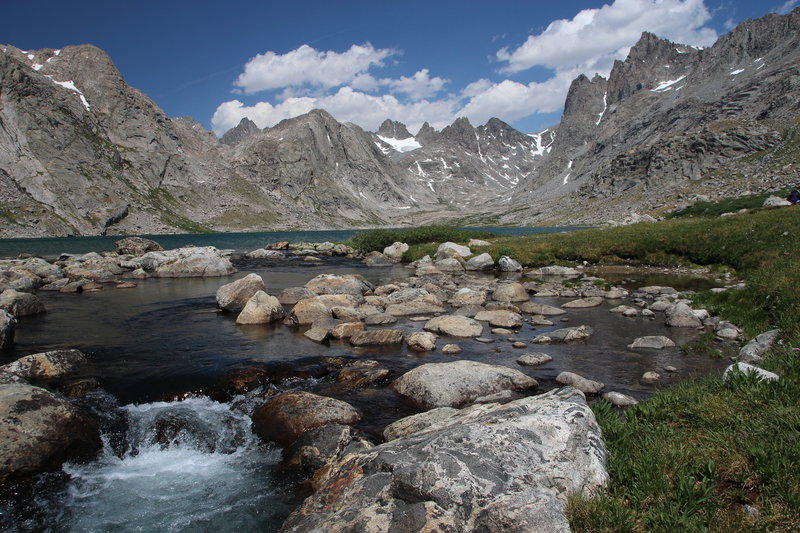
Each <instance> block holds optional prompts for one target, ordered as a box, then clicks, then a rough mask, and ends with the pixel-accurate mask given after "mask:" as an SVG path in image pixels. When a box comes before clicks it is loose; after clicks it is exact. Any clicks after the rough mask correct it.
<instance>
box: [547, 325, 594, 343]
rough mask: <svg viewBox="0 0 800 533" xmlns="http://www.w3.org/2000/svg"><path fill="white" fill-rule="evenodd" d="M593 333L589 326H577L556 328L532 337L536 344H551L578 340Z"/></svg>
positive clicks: (584, 338)
mask: <svg viewBox="0 0 800 533" xmlns="http://www.w3.org/2000/svg"><path fill="white" fill-rule="evenodd" d="M593 334H594V329H592V327H591V326H586V325H583V326H577V327H572V328H562V329H556V330H553V331H551V332H549V333H545V334H542V335H537V336H535V337H534V338H533V342H534V343H536V344H552V343H562V342H564V343H566V342H580V341H584V340H586V339H588V338H589V337H591V336H592V335H593Z"/></svg>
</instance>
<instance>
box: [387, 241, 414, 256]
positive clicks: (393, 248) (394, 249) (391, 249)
mask: <svg viewBox="0 0 800 533" xmlns="http://www.w3.org/2000/svg"><path fill="white" fill-rule="evenodd" d="M407 251H408V244H406V243H404V242H395V243H393V244H391V245H390V246H387V247H386V248H384V249H383V255H385V256H387V257H390V258H392V259H400V258H401V257H403V254H404V253H406V252H407Z"/></svg>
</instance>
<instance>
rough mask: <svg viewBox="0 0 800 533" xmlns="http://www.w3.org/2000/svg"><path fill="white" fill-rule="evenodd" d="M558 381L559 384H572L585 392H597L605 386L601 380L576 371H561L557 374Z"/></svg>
mask: <svg viewBox="0 0 800 533" xmlns="http://www.w3.org/2000/svg"><path fill="white" fill-rule="evenodd" d="M556 383H558V384H559V385H570V386H572V387H575V388H576V389H578V390H579V391H581V392H582V393H584V394H597V393H598V392H600V391H601V390H602V389H603V388H604V387H605V385H604V384H603V383H601V382H600V381H594V380H591V379H588V378H585V377H583V376H581V375H579V374H576V373H574V372H561V373H560V374H559V375H558V376H556Z"/></svg>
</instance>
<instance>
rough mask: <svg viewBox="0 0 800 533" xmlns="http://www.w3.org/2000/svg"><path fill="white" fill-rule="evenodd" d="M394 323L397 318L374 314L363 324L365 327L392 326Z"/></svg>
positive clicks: (385, 314)
mask: <svg viewBox="0 0 800 533" xmlns="http://www.w3.org/2000/svg"><path fill="white" fill-rule="evenodd" d="M395 322H397V317H395V316H393V315H390V314H388V313H375V314H374V315H369V316H367V317H366V318H365V319H364V324H365V325H367V326H384V325H386V324H394V323H395Z"/></svg>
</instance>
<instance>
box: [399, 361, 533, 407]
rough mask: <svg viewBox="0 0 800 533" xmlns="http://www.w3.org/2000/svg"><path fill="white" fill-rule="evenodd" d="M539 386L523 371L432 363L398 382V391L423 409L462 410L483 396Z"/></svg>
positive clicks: (462, 363) (476, 364)
mask: <svg viewBox="0 0 800 533" xmlns="http://www.w3.org/2000/svg"><path fill="white" fill-rule="evenodd" d="M536 386H538V383H536V380H535V379H533V378H532V377H530V376H526V375H525V374H523V373H522V372H520V371H519V370H514V369H512V368H508V367H505V366H498V365H488V364H486V363H479V362H477V361H453V362H452V363H428V364H425V365H421V366H418V367H417V368H414V369H413V370H409V371H408V372H406V373H405V374H403V375H402V376H400V377H399V378H398V379H397V381H395V382H394V388H395V390H396V391H397V392H398V393H400V394H401V395H403V396H406V397H408V398H410V399H411V400H413V401H414V402H415V403H416V404H417V405H419V406H420V407H422V408H423V409H433V408H434V407H460V406H462V405H465V404H467V403H470V402H472V401H474V400H475V399H477V398H480V397H481V396H487V395H489V394H495V393H497V392H500V391H504V390H514V391H522V390H528V389H532V388H534V387H536Z"/></svg>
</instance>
